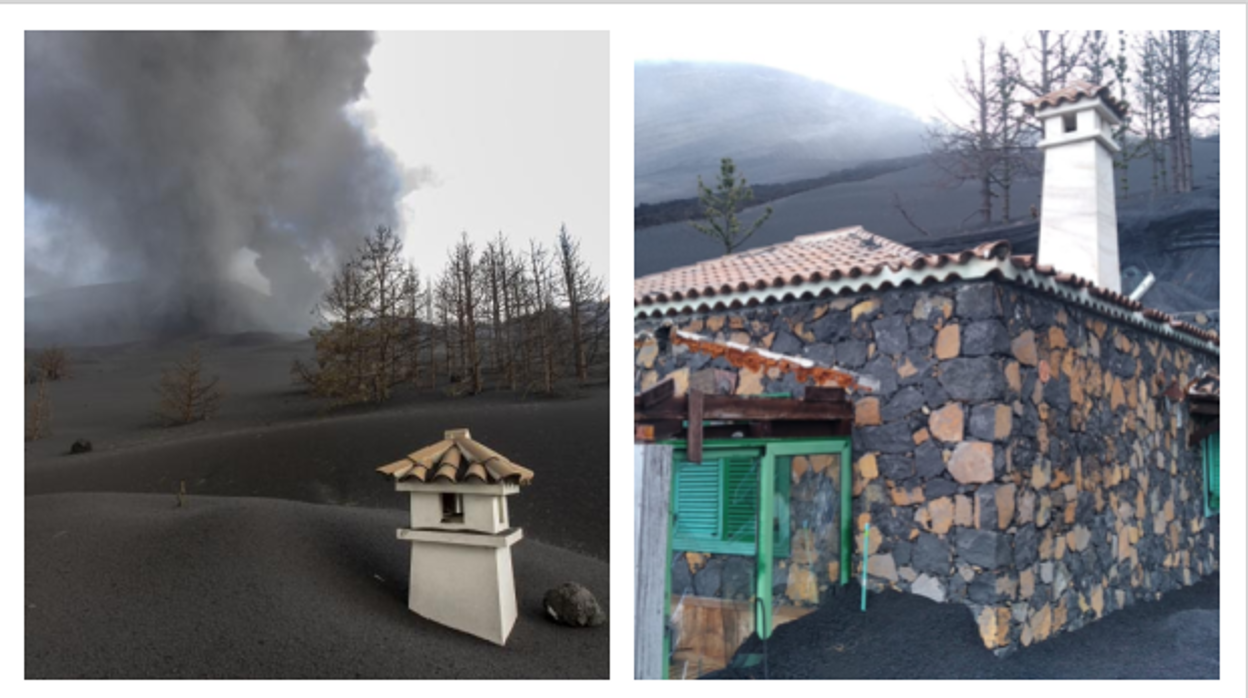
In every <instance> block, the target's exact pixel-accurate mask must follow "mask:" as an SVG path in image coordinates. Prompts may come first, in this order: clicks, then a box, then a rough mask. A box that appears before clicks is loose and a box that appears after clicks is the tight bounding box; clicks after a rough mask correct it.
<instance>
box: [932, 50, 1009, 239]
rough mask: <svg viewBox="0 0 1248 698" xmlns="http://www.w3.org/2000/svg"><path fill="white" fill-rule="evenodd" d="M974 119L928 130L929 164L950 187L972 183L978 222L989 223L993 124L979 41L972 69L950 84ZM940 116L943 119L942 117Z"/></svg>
mask: <svg viewBox="0 0 1248 698" xmlns="http://www.w3.org/2000/svg"><path fill="white" fill-rule="evenodd" d="M953 86H954V88H955V89H956V90H957V91H958V94H959V95H960V96H961V97H962V99H963V101H964V102H966V104H967V106H968V107H969V108H970V111H971V112H972V113H973V114H974V117H973V118H972V119H971V120H970V121H967V122H961V121H958V120H955V119H951V118H949V117H948V116H944V123H942V124H937V125H935V126H934V127H932V128H930V129H929V130H928V134H927V135H928V149H929V153H930V154H931V155H932V162H933V163H934V164H935V165H936V167H937V168H939V169H940V170H941V171H943V172H944V173H945V174H946V175H947V176H948V177H949V178H950V179H951V180H952V182H953V183H958V184H960V183H962V182H968V181H969V182H975V183H976V184H977V185H978V187H979V211H978V212H979V218H980V223H981V224H982V225H989V224H990V223H992V199H993V191H992V186H993V168H994V167H995V166H996V158H997V153H996V147H995V144H994V142H993V141H994V130H995V121H994V116H995V115H994V113H993V109H992V94H991V89H992V87H991V85H990V83H989V78H988V58H987V43H986V41H985V40H984V38H983V37H980V39H979V51H978V57H977V59H976V62H975V66H974V67H973V68H972V67H967V66H965V65H964V66H963V75H962V78H961V80H960V81H955V82H954V83H953ZM942 116H943V115H942Z"/></svg>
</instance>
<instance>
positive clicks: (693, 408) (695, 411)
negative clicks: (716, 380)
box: [686, 390, 703, 463]
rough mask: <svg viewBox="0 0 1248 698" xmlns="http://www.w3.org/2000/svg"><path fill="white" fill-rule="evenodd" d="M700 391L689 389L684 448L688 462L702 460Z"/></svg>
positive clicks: (701, 403)
mask: <svg viewBox="0 0 1248 698" xmlns="http://www.w3.org/2000/svg"><path fill="white" fill-rule="evenodd" d="M702 405H703V400H702V393H701V392H699V391H697V390H690V391H689V427H688V432H687V433H688V439H687V443H688V445H687V446H686V450H687V451H688V453H689V462H690V463H701V462H702Z"/></svg>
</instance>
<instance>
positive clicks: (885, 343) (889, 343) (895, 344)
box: [871, 315, 910, 354]
mask: <svg viewBox="0 0 1248 698" xmlns="http://www.w3.org/2000/svg"><path fill="white" fill-rule="evenodd" d="M871 329H872V330H874V331H875V346H876V348H877V349H879V350H880V351H882V352H884V353H885V354H901V353H902V352H904V351H906V350H907V349H909V348H910V336H909V335H908V334H907V333H906V322H905V320H904V319H903V318H902V316H900V315H890V316H888V317H885V318H883V319H881V320H876V321H875V322H873V323H871Z"/></svg>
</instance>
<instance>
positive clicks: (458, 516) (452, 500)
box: [442, 492, 464, 524]
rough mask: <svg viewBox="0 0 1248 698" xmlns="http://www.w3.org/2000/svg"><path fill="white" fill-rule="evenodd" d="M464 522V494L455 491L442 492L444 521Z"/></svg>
mask: <svg viewBox="0 0 1248 698" xmlns="http://www.w3.org/2000/svg"><path fill="white" fill-rule="evenodd" d="M463 522H464V495H462V494H455V493H454V492H443V493H442V523H444V524H445V523H463Z"/></svg>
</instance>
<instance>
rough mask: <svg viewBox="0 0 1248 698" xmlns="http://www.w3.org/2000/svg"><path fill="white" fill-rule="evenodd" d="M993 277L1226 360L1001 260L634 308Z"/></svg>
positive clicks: (683, 307) (656, 311)
mask: <svg viewBox="0 0 1248 698" xmlns="http://www.w3.org/2000/svg"><path fill="white" fill-rule="evenodd" d="M992 272H997V273H1000V274H1001V276H1002V277H1003V278H1005V279H1006V280H1008V281H1012V282H1014V283H1017V284H1020V285H1023V286H1031V287H1033V288H1040V289H1044V290H1045V291H1048V292H1049V293H1051V294H1052V295H1055V296H1057V297H1059V298H1061V299H1063V300H1067V301H1073V302H1075V303H1077V304H1079V305H1082V306H1084V307H1086V308H1091V309H1093V310H1095V311H1097V312H1098V313H1100V314H1102V315H1106V316H1108V317H1111V318H1115V319H1117V320H1120V321H1122V322H1125V323H1127V324H1131V325H1135V326H1137V327H1140V328H1143V329H1146V330H1148V331H1150V332H1153V333H1154V334H1159V335H1162V336H1164V337H1168V338H1170V339H1173V340H1176V341H1178V342H1180V343H1182V344H1186V345H1188V346H1191V347H1194V348H1196V349H1200V350H1202V351H1207V352H1210V353H1213V354H1217V355H1219V356H1220V355H1221V352H1220V351H1219V349H1218V345H1216V344H1214V343H1212V342H1208V341H1206V340H1203V339H1199V338H1197V337H1193V336H1191V335H1189V334H1186V333H1184V332H1179V331H1177V330H1175V329H1174V328H1172V327H1170V326H1169V325H1167V324H1165V323H1161V322H1156V321H1154V320H1150V319H1148V318H1146V317H1144V313H1143V312H1141V311H1133V310H1128V309H1126V308H1123V307H1121V306H1119V305H1115V304H1113V303H1109V302H1107V301H1105V300H1102V299H1100V298H1097V297H1095V296H1093V295H1092V294H1090V293H1088V289H1086V288H1073V287H1070V286H1067V285H1065V284H1061V283H1058V282H1057V281H1056V280H1055V278H1054V277H1051V276H1046V275H1043V274H1039V273H1037V272H1036V271H1035V270H1034V269H1020V268H1018V267H1015V266H1014V265H1013V264H1012V263H1011V262H1010V261H1009V260H1008V259H1004V260H1003V259H997V258H995V257H994V258H992V259H982V258H974V259H970V260H967V261H966V262H963V263H961V264H950V265H947V266H944V267H940V268H937V267H925V268H922V269H911V268H909V267H902V268H901V269H899V270H893V269H892V268H891V267H887V266H886V267H884V269H883V270H882V271H881V272H880V273H878V274H873V275H871V276H866V277H857V278H848V277H841V278H839V279H835V280H828V279H825V280H822V281H815V282H807V283H804V284H797V285H794V286H780V287H774V288H765V289H750V290H748V291H738V292H734V293H725V294H721V295H716V296H709V297H701V298H697V299H694V300H692V301H690V300H687V299H686V300H681V301H675V302H673V301H668V302H665V303H654V304H651V305H642V306H635V307H634V308H633V319H634V320H645V319H658V318H662V317H664V316H666V315H667V314H668V313H674V314H692V313H695V312H698V310H697V306H699V305H709V306H711V307H712V308H714V307H715V306H717V305H725V306H726V305H727V304H728V303H731V302H734V301H739V302H740V303H742V304H743V305H747V304H749V303H750V302H751V301H753V302H755V303H757V304H764V303H783V302H786V301H792V300H800V298H801V296H803V295H805V294H807V293H810V294H813V295H815V296H818V295H820V294H821V293H823V292H824V291H831V292H832V293H834V294H836V293H840V292H842V291H845V290H850V291H852V292H855V293H860V292H869V291H877V290H879V289H880V286H882V285H883V284H885V283H890V284H892V285H893V286H895V287H899V286H902V285H903V283H905V284H907V285H911V286H919V285H921V284H922V283H923V280H924V279H929V278H930V279H934V280H936V281H937V282H940V283H943V282H946V281H950V280H952V279H953V278H954V277H957V278H958V279H960V280H963V281H976V280H979V279H983V278H985V277H987V276H988V274H990V273H992ZM713 312H714V311H713Z"/></svg>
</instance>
